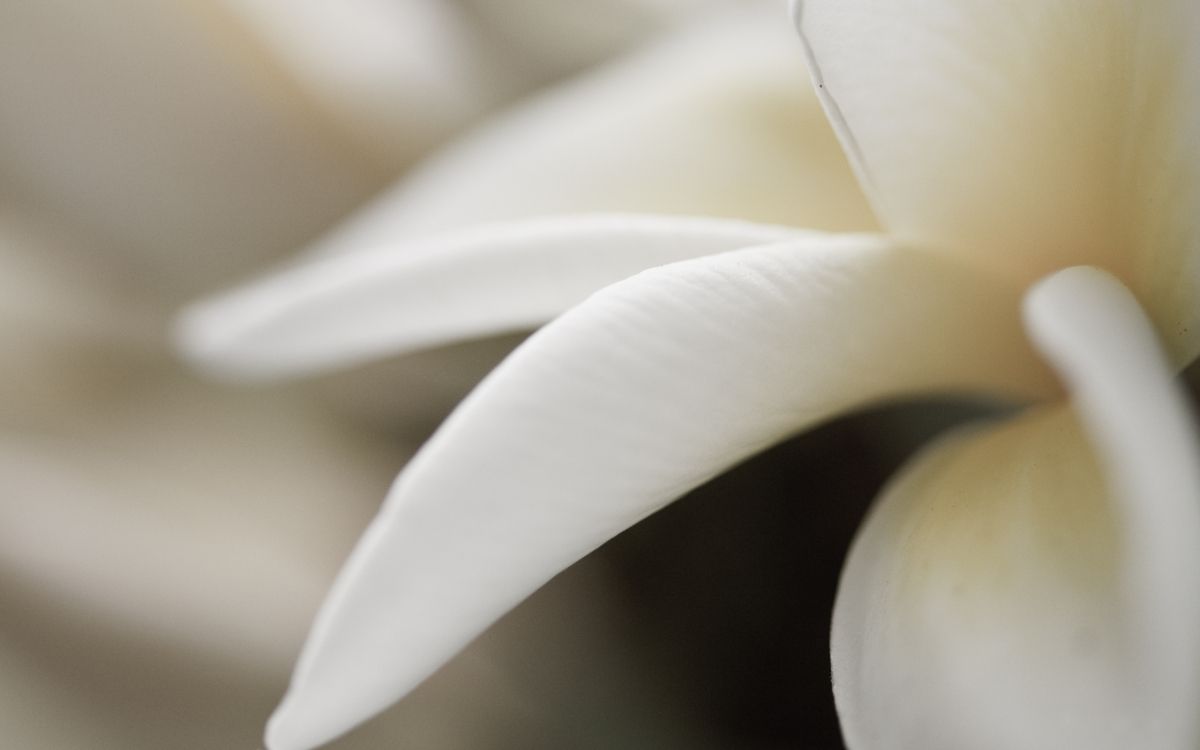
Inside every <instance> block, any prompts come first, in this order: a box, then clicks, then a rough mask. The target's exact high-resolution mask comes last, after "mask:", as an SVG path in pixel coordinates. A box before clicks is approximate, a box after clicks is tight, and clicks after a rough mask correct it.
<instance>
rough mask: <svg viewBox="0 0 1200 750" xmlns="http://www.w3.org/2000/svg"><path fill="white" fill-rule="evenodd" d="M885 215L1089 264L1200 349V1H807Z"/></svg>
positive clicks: (844, 130) (967, 248)
mask: <svg viewBox="0 0 1200 750" xmlns="http://www.w3.org/2000/svg"><path fill="white" fill-rule="evenodd" d="M793 10H794V14H795V17H796V22H797V26H798V27H799V29H800V31H801V35H802V36H803V37H804V39H805V40H806V43H807V46H808V49H809V53H810V57H811V59H812V69H813V72H814V78H815V80H816V82H817V84H818V86H819V90H820V92H821V94H822V96H823V98H824V100H825V103H826V107H827V109H828V111H829V113H830V115H831V117H832V119H833V120H834V122H835V125H836V126H838V128H839V130H840V135H841V137H842V140H843V143H844V144H845V146H846V147H847V150H848V151H849V152H850V153H851V155H852V158H853V159H854V161H855V162H856V164H857V168H858V171H859V174H860V177H861V178H862V180H863V182H864V183H865V185H866V187H867V189H868V191H869V193H870V194H871V198H872V200H873V203H874V205H875V208H876V210H877V213H878V215H879V217H880V219H881V221H882V222H883V223H884V224H885V225H886V226H887V228H888V229H889V230H891V231H893V232H895V233H896V234H897V235H898V236H899V237H901V238H904V239H906V240H911V241H918V242H921V243H922V244H924V245H927V246H930V247H935V248H938V247H940V248H942V249H944V250H946V251H947V252H955V253H967V254H969V255H970V257H971V258H972V259H973V260H975V261H976V262H979V263H981V264H983V265H985V266H987V267H990V268H994V269H997V270H1000V271H1002V272H1005V273H1008V274H1013V275H1016V276H1019V277H1021V278H1024V279H1026V280H1028V281H1032V280H1033V279H1035V278H1037V277H1039V276H1041V275H1044V274H1046V273H1049V272H1050V271H1053V270H1055V269H1057V268H1062V267H1065V266H1068V265H1073V264H1079V263H1089V264H1095V265H1101V266H1104V267H1106V268H1108V269H1110V270H1112V271H1113V272H1115V273H1117V274H1118V275H1119V276H1120V277H1121V278H1122V279H1123V280H1124V281H1125V282H1126V283H1128V284H1130V285H1131V287H1132V288H1133V289H1134V291H1135V292H1136V293H1137V294H1138V295H1139V296H1140V297H1141V299H1142V301H1143V304H1145V305H1146V306H1147V309H1148V311H1149V312H1150V314H1151V317H1152V318H1153V319H1154V321H1155V323H1157V324H1158V327H1159V329H1160V331H1162V333H1163V336H1164V337H1165V340H1166V343H1167V346H1168V348H1169V349H1170V351H1171V352H1172V354H1173V355H1175V357H1176V358H1177V360H1178V361H1187V360H1189V359H1191V358H1192V357H1194V356H1195V355H1196V354H1197V353H1200V325H1197V324H1198V323H1200V318H1198V316H1200V312H1198V310H1197V308H1196V306H1195V305H1194V304H1193V301H1194V300H1195V299H1196V298H1197V296H1198V293H1200V287H1198V284H1200V281H1198V279H1200V273H1198V270H1200V258H1198V256H1200V219H1198V218H1197V217H1200V211H1197V206H1200V150H1198V149H1196V147H1195V144H1196V142H1197V139H1198V138H1200V53H1198V51H1197V50H1198V48H1197V45H1196V44H1195V39H1196V38H1197V35H1198V34H1200V8H1197V6H1196V5H1195V4H1194V3H1191V2H1186V0H1147V1H1144V2H1137V1H1135V0H1101V1H1099V2H1092V1H1091V0H1051V1H1048V2H1036V3H1018V4H1014V3H1009V2H1003V1H1001V0H968V1H966V2H962V1H959V0H902V1H900V2H893V1H892V0H849V1H846V0H794V2H793Z"/></svg>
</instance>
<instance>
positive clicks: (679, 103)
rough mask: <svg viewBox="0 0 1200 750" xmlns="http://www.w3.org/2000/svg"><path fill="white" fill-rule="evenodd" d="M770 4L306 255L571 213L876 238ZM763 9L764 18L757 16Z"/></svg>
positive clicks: (628, 62)
mask: <svg viewBox="0 0 1200 750" xmlns="http://www.w3.org/2000/svg"><path fill="white" fill-rule="evenodd" d="M770 6H771V4H765V5H758V4H755V6H753V7H746V8H738V9H735V10H730V11H727V12H725V13H719V14H716V15H713V16H704V17H702V20H701V21H699V22H698V23H696V24H693V25H691V26H689V27H687V28H685V29H683V30H682V31H680V32H679V33H676V34H673V35H671V36H668V37H667V38H665V39H663V40H662V41H660V42H659V43H657V44H655V45H653V46H650V47H649V48H647V49H646V50H644V51H642V52H639V53H637V54H634V55H631V56H629V57H628V58H625V59H622V60H619V61H617V62H616V63H614V64H612V65H609V66H606V67H604V68H600V69H598V70H596V71H594V72H592V73H589V74H586V75H584V76H581V77H580V78H579V79H577V80H576V81H574V82H572V83H570V84H569V85H565V86H562V87H559V88H557V89H553V90H551V91H549V92H547V93H546V94H544V95H542V96H539V97H537V98H535V99H533V100H531V101H530V102H528V103H526V104H524V105H521V106H519V107H517V108H515V109H514V110H513V111H511V112H510V113H508V114H506V115H504V116H502V117H499V118H497V119H495V120H493V121H492V122H491V123H490V124H488V125H487V126H486V127H484V128H482V129H480V130H479V131H477V132H476V133H474V134H472V135H470V136H469V137H467V138H465V139H464V140H462V141H461V142H459V143H458V144H456V145H454V146H452V147H450V148H448V149H446V150H444V151H443V152H442V153H441V154H440V155H439V156H438V157H436V158H434V159H433V160H431V161H430V162H428V163H427V164H426V165H425V166H424V167H423V168H420V169H418V170H417V171H416V172H415V173H412V174H411V175H410V176H409V177H408V178H407V179H406V180H405V181H403V182H401V183H400V184H399V185H398V186H397V187H396V188H395V189H394V190H392V191H390V192H389V193H387V194H385V195H383V196H382V197H381V198H380V199H379V200H377V201H376V203H375V204H374V205H372V206H369V207H368V208H367V209H366V210H365V211H363V212H362V213H360V214H359V215H358V216H357V217H355V218H354V219H353V220H351V221H350V222H348V223H347V224H346V225H345V226H344V227H343V228H341V229H340V230H338V231H337V232H335V233H334V234H332V235H330V236H329V237H327V238H326V239H325V240H324V241H322V242H320V243H319V244H318V245H317V246H316V248H315V249H314V251H315V252H320V253H328V252H343V251H346V250H353V249H363V248H365V249H370V248H372V247H376V246H379V245H382V244H390V243H392V242H395V241H397V240H399V239H400V238H402V237H407V236H411V235H418V234H424V233H430V232H440V231H445V230H447V229H458V228H460V227H463V226H466V225H469V224H473V223H480V222H490V221H499V220H511V219H517V218H528V217H530V216H536V215H545V214H562V213H581V212H629V211H637V212H655V213H664V214H692V215H703V216H720V217H727V218H736V219H744V220H749V221H762V222H769V223H779V224H790V225H793V226H804V227H811V228H814V229H822V230H830V231H833V230H836V231H868V230H871V229H873V228H874V227H875V222H874V219H873V218H872V216H871V213H870V211H869V209H868V208H867V206H866V202H865V200H864V199H863V197H862V194H861V192H860V191H859V189H858V187H857V185H856V184H855V182H854V178H853V175H852V174H851V172H850V169H849V168H848V167H847V166H846V162H845V158H844V157H843V155H842V153H841V151H840V149H839V148H838V146H837V141H836V139H835V138H834V135H833V132H832V131H831V130H830V128H829V125H828V123H827V122H826V120H825V117H824V114H823V113H822V112H821V108H820V105H819V103H818V102H817V100H816V97H814V96H813V95H812V94H811V92H809V91H808V87H807V84H806V81H805V80H804V72H803V70H804V60H803V57H802V55H801V54H800V51H799V50H798V49H796V43H795V39H794V35H793V34H792V33H791V31H790V30H789V29H788V28H787V26H786V24H783V23H781V22H780V20H781V19H780V18H779V16H778V14H777V11H778V9H777V8H772V7H770ZM771 11H776V12H771Z"/></svg>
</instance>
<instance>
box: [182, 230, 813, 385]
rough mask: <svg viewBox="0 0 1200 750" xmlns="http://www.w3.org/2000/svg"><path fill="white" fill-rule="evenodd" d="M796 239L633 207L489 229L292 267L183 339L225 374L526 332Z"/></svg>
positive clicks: (341, 361)
mask: <svg viewBox="0 0 1200 750" xmlns="http://www.w3.org/2000/svg"><path fill="white" fill-rule="evenodd" d="M797 234H799V232H797V231H796V230H789V229H786V228H783V227H771V226H764V225H755V224H748V223H743V222H734V221H720V220H713V219H691V218H678V217H658V216H634V215H630V216H580V217H566V218H561V219H559V218H555V219H543V220H541V221H530V222H524V223H513V224H507V225H502V226H499V227H495V228H493V227H481V228H479V229H474V230H467V231H462V232H456V233H448V234H446V235H442V236H436V237H430V238H426V239H424V240H413V241H410V242H407V243H404V242H401V243H397V244H395V245H393V246H391V247H388V248H381V249H379V250H377V251H375V252H371V253H353V254H349V255H340V256H334V257H332V258H327V259H317V260H315V261H311V262H309V263H306V264H304V265H301V266H298V267H294V268H292V269H289V270H286V271H283V272H282V273H280V274H277V275H276V276H273V277H270V278H268V279H267V280H265V281H262V282H259V283H258V284H254V285H251V286H250V287H248V288H245V289H242V290H238V291H235V292H233V293H231V294H228V295H225V296H222V297H219V298H217V299H215V300H212V301H209V302H204V303H200V304H199V305H197V306H194V307H193V308H191V309H190V310H188V311H186V312H185V313H184V314H183V316H182V318H181V320H180V325H179V331H178V336H177V338H178V342H179V346H180V348H181V349H182V350H183V352H185V354H186V355H187V356H188V357H189V358H190V359H192V360H193V361H194V362H196V363H197V364H198V365H199V366H201V367H203V368H205V369H208V370H210V371H214V372H217V373H223V374H226V375H227V376H235V377H236V376H241V377H248V376H249V377H264V376H280V375H294V374H303V373H306V372H308V371H311V370H318V369H326V368H330V367H334V366H339V365H348V364H354V363H357V362H361V361H363V360H367V359H370V358H377V357H384V356H387V355H389V354H397V353H400V352H404V351H408V350H412V349H416V348H421V347H428V346H432V345H437V344H448V343H453V342H455V341H459V340H462V339H465V338H480V337H484V336H488V335H495V334H500V333H507V332H512V331H522V330H529V329H532V328H536V327H537V326H539V325H541V324H542V323H545V322H546V321H547V320H550V319H551V318H553V317H554V316H555V315H558V314H559V313H561V312H563V311H564V310H566V309H568V308H570V307H572V306H574V305H576V304H578V303H579V302H582V301H583V300H584V298H586V297H587V296H588V295H589V294H591V293H592V292H594V291H596V290H597V289H600V288H602V287H605V286H608V285H609V284H612V283H614V282H617V281H620V280H622V279H624V278H626V277H629V276H632V275H633V274H635V273H637V272H638V271H643V270H645V269H647V268H652V267H654V266H660V265H664V264H667V263H671V262H674V261H679V260H686V259H689V258H695V257H700V256H704V255H711V254H714V253H720V252H725V251H728V250H735V249H740V248H743V247H748V246H751V245H759V244H765V243H768V242H771V241H778V240H782V239H784V238H786V237H788V236H789V235H797Z"/></svg>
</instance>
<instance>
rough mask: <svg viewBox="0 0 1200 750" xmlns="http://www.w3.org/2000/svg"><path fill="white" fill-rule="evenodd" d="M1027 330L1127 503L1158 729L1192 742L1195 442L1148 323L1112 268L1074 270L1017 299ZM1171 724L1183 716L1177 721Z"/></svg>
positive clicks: (1129, 568) (1198, 735) (1143, 648)
mask: <svg viewBox="0 0 1200 750" xmlns="http://www.w3.org/2000/svg"><path fill="white" fill-rule="evenodd" d="M1025 317H1026V321H1027V325H1028V327H1029V330H1030V334H1031V335H1032V337H1033V340H1034V342H1035V343H1036V344H1037V346H1038V348H1039V349H1041V350H1042V352H1043V353H1044V354H1045V355H1046V357H1047V358H1048V359H1050V361H1052V362H1053V363H1054V366H1055V368H1056V369H1057V370H1058V372H1059V373H1060V374H1061V376H1062V378H1063V379H1064V380H1065V381H1066V382H1067V383H1068V384H1069V386H1070V389H1071V392H1072V394H1073V397H1074V400H1075V403H1076V406H1077V408H1078V410H1079V412H1080V415H1081V419H1082V421H1083V423H1084V424H1085V425H1086V426H1087V428H1088V432H1089V435H1090V436H1091V441H1092V443H1093V444H1094V446H1095V450H1096V452H1097V453H1098V454H1099V456H1100V457H1101V459H1102V462H1103V465H1104V470H1105V474H1106V476H1107V477H1108V479H1109V483H1110V485H1111V486H1112V488H1113V491H1114V493H1115V494H1117V495H1118V496H1119V497H1121V498H1123V499H1124V500H1125V503H1124V504H1122V505H1121V506H1119V509H1118V510H1119V514H1118V520H1119V521H1120V523H1121V528H1122V532H1123V534H1124V536H1125V538H1126V540H1127V541H1126V545H1127V549H1128V553H1127V556H1126V561H1125V562H1126V567H1125V569H1124V570H1123V571H1122V574H1123V576H1124V579H1123V581H1122V583H1123V584H1124V586H1125V595H1126V596H1127V600H1126V602H1125V603H1126V604H1127V606H1128V607H1129V608H1130V610H1131V612H1132V619H1133V620H1134V622H1133V626H1134V631H1133V632H1134V636H1135V637H1136V638H1138V639H1140V640H1139V642H1138V644H1137V645H1138V646H1139V648H1140V650H1139V652H1138V669H1139V670H1140V672H1141V673H1142V676H1143V679H1144V680H1145V681H1146V682H1147V683H1149V684H1150V685H1152V686H1154V688H1156V689H1155V690H1154V691H1153V693H1152V694H1150V695H1146V696H1143V697H1144V699H1145V700H1148V701H1153V702H1154V703H1155V705H1154V706H1153V707H1152V708H1153V710H1154V711H1155V715H1156V716H1158V717H1161V721H1162V723H1163V726H1162V727H1159V729H1161V730H1162V731H1163V732H1164V733H1165V736H1168V737H1178V736H1183V737H1187V738H1189V741H1187V742H1180V743H1178V744H1172V745H1170V746H1172V747H1177V746H1178V747H1182V746H1188V747H1191V746H1195V745H1196V744H1197V743H1198V742H1200V717H1198V715H1197V711H1196V706H1198V705H1200V440H1197V434H1196V426H1195V423H1194V419H1193V411H1192V407H1191V405H1190V404H1189V403H1188V400H1187V398H1186V397H1185V396H1184V395H1183V393H1182V392H1181V388H1180V386H1179V384H1178V383H1177V382H1176V381H1175V380H1173V379H1172V378H1171V370H1170V366H1169V362H1168V361H1167V360H1166V359H1165V358H1164V356H1163V354H1162V352H1161V350H1160V348H1159V346H1158V339H1157V336H1156V332H1155V330H1154V328H1153V327H1152V326H1151V324H1150V322H1149V321H1148V320H1147V319H1146V317H1145V316H1144V314H1143V313H1142V311H1141V308H1140V307H1139V306H1138V302H1137V300H1135V299H1134V297H1133V296H1132V295H1131V294H1130V293H1129V292H1128V291H1127V290H1126V289H1125V288H1124V287H1123V286H1121V284H1120V282H1118V281H1117V280H1116V279H1114V278H1113V277H1112V276H1109V275H1108V274H1106V273H1104V272H1102V271H1099V270H1097V269H1094V268H1072V269H1068V270H1066V271H1062V272H1060V273H1058V274H1056V275H1054V276H1052V277H1050V278H1048V279H1046V280H1044V281H1042V282H1041V283H1040V284H1039V285H1038V286H1037V287H1035V288H1034V290H1033V291H1032V292H1031V293H1030V295H1029V297H1028V299H1027V302H1026V307H1025ZM1171 722H1180V724H1179V725H1178V726H1175V725H1172V723H1171Z"/></svg>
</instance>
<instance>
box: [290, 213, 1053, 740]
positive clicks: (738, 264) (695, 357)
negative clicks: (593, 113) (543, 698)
mask: <svg viewBox="0 0 1200 750" xmlns="http://www.w3.org/2000/svg"><path fill="white" fill-rule="evenodd" d="M1016 309H1017V307H1016V295H1015V292H1014V291H1013V290H1012V289H1010V288H1008V287H1006V286H1004V285H1003V284H998V283H995V282H994V281H992V280H990V279H987V278H981V277H978V276H976V275H974V274H973V273H972V272H970V271H969V270H964V269H963V268H961V267H960V266H958V265H956V264H953V263H948V262H946V261H944V260H941V259H938V258H936V257H934V256H927V255H923V254H921V253H915V252H912V251H909V250H907V249H904V248H897V247H893V246H891V245H889V244H887V243H886V242H885V241H883V240H881V239H878V238H872V237H862V236H858V237H842V238H832V237H830V238H821V239H814V238H809V239H806V240H801V241H796V242H789V243H783V244H779V245H771V246H764V247H760V248H751V249H748V250H742V251H736V252H731V253H725V254H721V255H717V256H711V257H708V258H703V259H699V260H695V261H688V262H683V263H679V264H674V265H671V266H665V267H662V268H659V269H656V270H653V271H649V272H646V273H644V274H640V275H638V276H635V277H634V278H632V279H629V280H627V281H624V282H621V283H618V284H616V285H614V286H612V287H609V288H607V289H606V290H604V291H602V292H600V293H598V294H596V295H595V296H593V297H592V298H590V299H589V300H588V301H587V302H586V303H584V304H583V305H581V306H580V307H578V308H576V309H574V310H572V311H570V312H568V313H567V314H565V315H564V316H562V317H561V318H559V319H557V320H556V321H554V322H553V323H551V324H550V325H549V326H547V327H546V328H544V329H542V331H540V332H539V333H538V334H535V335H534V337H533V338H531V339H530V340H529V341H528V342H527V343H526V344H525V345H524V346H523V347H521V348H520V349H518V350H517V352H515V353H514V355H513V356H512V357H510V358H509V359H508V360H507V361H506V362H505V363H504V364H503V365H501V367H500V368H498V369H497V370H496V371H495V372H494V373H493V374H492V375H491V376H490V377H489V378H488V379H487V380H485V381H484V383H483V384H482V385H481V386H480V388H479V389H477V390H476V392H475V393H474V394H473V395H472V396H470V397H469V398H468V399H467V400H466V401H465V402H464V403H463V405H462V406H461V407H460V408H459V410H458V411H457V412H456V413H455V414H454V415H452V416H451V418H450V419H449V420H448V421H447V422H446V423H445V424H444V425H443V427H442V429H441V430H440V431H439V432H438V433H437V434H436V435H435V436H434V438H433V439H432V440H431V441H430V442H429V443H428V444H427V445H426V447H425V448H424V449H423V451H422V452H421V453H420V454H418V456H417V457H416V458H415V459H414V461H413V462H412V463H411V464H410V466H409V467H408V469H407V470H406V471H405V472H404V474H402V475H401V477H400V478H399V479H398V480H397V483H396V485H395V486H394V487H393V490H392V493H391V495H390V497H389V499H388V501H387V503H386V505H385V507H384V509H383V510H382V511H381V513H380V515H379V516H378V517H377V519H376V520H375V522H374V523H373V525H372V526H371V528H370V529H369V530H368V532H367V534H366V535H365V537H364V538H363V540H362V542H361V543H360V546H359V547H358V549H357V550H356V552H355V554H354V555H353V556H352V558H351V560H350V561H349V563H348V564H347V566H346V568H345V569H344V570H343V573H342V575H341V577H340V579H339V582H338V583H337V584H336V585H335V589H334V591H333V593H332V594H331V597H330V599H329V600H328V602H327V604H326V606H325V608H324V610H323V612H322V614H321V615H320V616H319V618H318V621H317V623H316V625H315V627H314V631H313V634H312V636H311V637H310V641H309V644H308V646H307V647H306V651H305V652H304V654H303V655H302V658H301V660H300V663H299V665H298V667H297V672H296V675H295V678H294V681H293V685H292V689H291V691H290V693H289V696H288V697H287V698H286V699H285V702H284V704H283V705H282V707H281V708H280V711H279V712H278V713H277V714H276V717H275V719H274V720H273V723H272V725H271V728H270V730H269V733H268V741H269V744H270V746H271V748H272V750H297V749H299V748H310V747H314V746H315V745H317V744H320V743H321V742H323V741H326V740H328V739H330V738H331V737H333V736H336V735H337V734H339V733H341V732H343V731H345V730H346V729H348V728H349V727H350V726H352V725H353V724H355V723H357V722H358V721H361V720H362V719H364V718H366V717H367V716H370V715H371V714H372V713H374V712H376V711H377V710H379V709H381V708H382V707H384V706H386V705H387V704H388V703H390V702H391V701H393V700H395V699H396V698H398V697H399V696H401V695H402V694H404V693H405V692H407V691H408V690H410V689H411V688H412V687H413V686H414V685H416V684H417V683H419V682H420V681H421V680H422V679H424V678H425V677H426V676H427V675H428V674H429V673H430V672H432V671H433V670H435V669H436V668H437V667H438V666H439V665H440V664H441V663H442V662H443V661H445V660H446V659H447V658H449V657H450V656H451V655H452V654H453V653H454V652H455V651H457V650H458V649H459V648H461V647H462V646H463V645H464V644H465V643H466V642H467V641H469V640H470V639H471V638H473V637H474V636H475V635H477V634H478V633H479V632H480V631H481V630H482V629H483V628H485V627H486V626H487V625H488V624H490V623H491V622H492V621H493V620H494V619H495V618H496V617H498V616H499V615H500V614H502V613H503V612H504V611H505V610H507V609H509V608H510V607H512V606H514V605H515V604H516V603H517V602H519V601H520V600H521V599H522V598H524V597H525V596H526V595H528V594H529V593H530V592H531V591H532V590H534V589H535V588H537V587H538V586H540V585H541V584H542V583H544V582H545V581H546V580H547V579H548V578H550V577H551V576H553V575H554V574H555V573H557V572H558V571H560V570H561V569H563V568H564V567H566V566H567V565H569V564H571V563H572V562H573V561H575V560H577V559H578V558H579V557H581V556H582V555H584V554H585V553H587V552H588V551H590V550H591V549H593V548H594V547H596V546H597V545H599V544H601V543H603V542H604V541H605V540H607V539H608V538H610V537H612V536H613V535H615V534H617V533H619V532H620V531H621V530H623V529H625V528H626V527H628V526H630V525H631V524H633V523H636V522H637V521H638V520H640V519H641V518H643V517H644V516H646V515H647V514H649V513H652V512H653V511H655V510H656V509H658V508H660V507H662V506H663V505H664V504H666V503H668V502H670V501H671V500H672V499H674V498H676V497H678V496H679V495H680V494H681V493H683V492H685V491H687V490H688V489H689V488H691V487H694V486H696V485H697V484H699V483H701V482H703V481H704V480H706V479H707V478H709V477H711V476H713V475H714V474H716V473H718V472H720V471H722V470H724V469H726V468H728V467H729V466H731V465H733V464H734V463H736V462H738V461H740V460H742V459H744V458H746V457H747V456H749V455H751V454H753V453H755V452H756V451H758V450H760V449H762V448H764V447H766V446H767V445H770V444H771V443H772V442H775V441H777V440H779V439H781V438H783V437H785V436H786V435H788V434H790V433H793V432H795V431H798V430H800V429H803V428H804V427H805V426H808V425H811V424H813V423H815V422H818V421H820V420H822V419H825V418H827V417H829V416H830V415H832V414H835V413H837V412H838V411H841V410H844V409H847V408H851V407H853V406H855V405H858V404H863V403H867V402H872V401H876V400H880V399H884V398H888V397H893V396H898V395H901V394H906V393H913V392H922V391H928V390H956V389H957V390H962V389H990V390H997V391H1003V392H1006V393H1008V394H1010V395H1015V394H1025V395H1029V394H1032V393H1044V392H1045V389H1046V388H1047V387H1048V384H1047V381H1046V378H1045V375H1044V374H1043V373H1042V371H1041V370H1040V369H1039V368H1038V366H1037V364H1036V360H1035V358H1034V356H1033V354H1032V352H1030V351H1029V350H1028V349H1027V345H1026V344H1025V342H1024V339H1023V337H1022V336H1021V335H1020V330H1019V324H1018V323H1017V320H1016Z"/></svg>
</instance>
